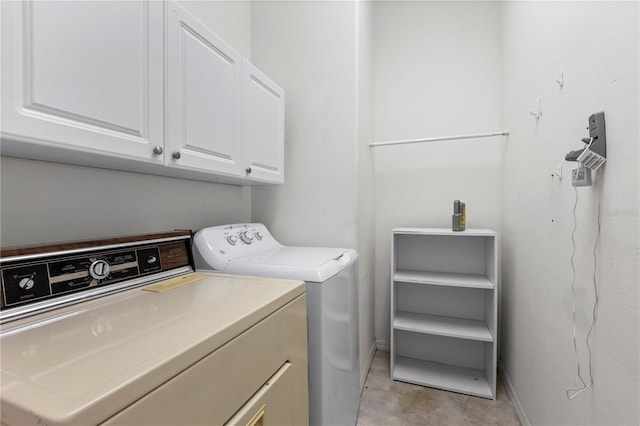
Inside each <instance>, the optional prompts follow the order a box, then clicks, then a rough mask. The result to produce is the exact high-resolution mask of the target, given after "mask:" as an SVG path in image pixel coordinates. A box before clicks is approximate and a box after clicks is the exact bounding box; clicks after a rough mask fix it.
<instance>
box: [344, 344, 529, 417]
mask: <svg viewBox="0 0 640 426" xmlns="http://www.w3.org/2000/svg"><path fill="white" fill-rule="evenodd" d="M497 388H498V395H497V398H496V400H495V401H492V400H489V399H485V398H478V397H475V396H469V395H462V394H458V393H454V392H446V391H441V390H437V389H432V388H427V387H422V386H415V385H411V384H408V383H402V382H397V381H392V380H391V379H390V378H389V353H388V352H381V351H377V352H376V355H375V358H374V359H373V363H372V365H371V369H370V370H369V374H368V375H367V381H366V382H365V385H364V390H363V392H362V397H361V399H360V411H359V412H358V422H357V425H356V426H414V425H446V426H457V425H479V426H485V425H501V426H502V425H514V426H518V425H520V421H519V420H518V416H517V414H516V412H515V409H514V408H513V404H511V400H510V399H509V396H508V395H507V391H506V389H505V387H504V384H503V383H502V379H501V378H500V376H498V386H497Z"/></svg>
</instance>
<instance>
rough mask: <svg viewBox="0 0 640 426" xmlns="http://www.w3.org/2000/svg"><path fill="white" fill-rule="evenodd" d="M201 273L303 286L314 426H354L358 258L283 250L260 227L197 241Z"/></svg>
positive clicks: (207, 232)
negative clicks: (286, 281) (289, 281)
mask: <svg viewBox="0 0 640 426" xmlns="http://www.w3.org/2000/svg"><path fill="white" fill-rule="evenodd" d="M194 259H195V264H196V268H197V269H201V270H216V271H219V272H224V273H230V274H240V275H254V276H263V277H280V278H289V279H297V280H302V281H305V282H306V291H307V329H308V333H307V338H308V343H309V344H308V357H309V359H308V361H309V424H310V425H312V426H320V425H326V426H339V425H355V423H356V418H357V415H358V407H359V402H360V367H359V349H358V347H359V346H358V253H357V252H356V251H355V250H353V249H340V248H320V247H293V246H284V245H282V244H280V243H279V242H278V241H277V240H276V239H275V238H274V237H273V236H272V235H271V233H270V232H269V231H268V229H267V228H266V227H265V226H264V225H263V224H259V223H250V224H234V225H223V226H214V227H209V228H205V229H202V230H200V231H198V232H197V233H196V234H195V237H194Z"/></svg>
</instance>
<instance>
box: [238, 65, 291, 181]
mask: <svg viewBox="0 0 640 426" xmlns="http://www.w3.org/2000/svg"><path fill="white" fill-rule="evenodd" d="M242 74H243V77H242V163H243V169H244V171H245V173H246V174H247V176H248V177H249V178H250V179H251V180H255V181H262V182H268V183H283V182H284V90H282V89H281V88H280V87H278V85H277V84H275V83H274V82H273V81H271V80H270V79H269V78H268V77H267V76H266V75H265V74H264V73H262V72H261V71H260V70H258V69H257V68H256V67H255V66H254V65H252V64H251V63H250V62H249V61H247V60H246V59H245V60H244V62H243V64H242Z"/></svg>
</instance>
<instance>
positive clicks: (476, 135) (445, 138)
mask: <svg viewBox="0 0 640 426" xmlns="http://www.w3.org/2000/svg"><path fill="white" fill-rule="evenodd" d="M508 134H509V131H508V130H501V131H499V132H490V133H474V134H470V135H456V136H442V137H439V138H426V139H407V140H400V141H388V142H371V143H370V144H369V147H370V148H373V147H376V146H386V145H404V144H409V143H422V142H436V141H450V140H454V139H474V138H490V137H492V136H506V135H508Z"/></svg>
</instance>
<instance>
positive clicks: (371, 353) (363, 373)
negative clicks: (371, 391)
mask: <svg viewBox="0 0 640 426" xmlns="http://www.w3.org/2000/svg"><path fill="white" fill-rule="evenodd" d="M375 355H376V342H375V341H374V342H373V343H372V344H371V347H370V348H369V355H368V356H367V361H366V362H365V365H364V368H363V366H362V365H361V366H360V393H362V390H363V389H364V383H365V382H366V381H367V374H368V373H369V368H371V363H372V362H373V357H374V356H375Z"/></svg>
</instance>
